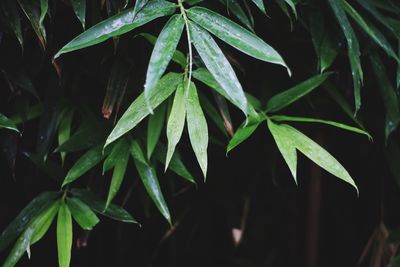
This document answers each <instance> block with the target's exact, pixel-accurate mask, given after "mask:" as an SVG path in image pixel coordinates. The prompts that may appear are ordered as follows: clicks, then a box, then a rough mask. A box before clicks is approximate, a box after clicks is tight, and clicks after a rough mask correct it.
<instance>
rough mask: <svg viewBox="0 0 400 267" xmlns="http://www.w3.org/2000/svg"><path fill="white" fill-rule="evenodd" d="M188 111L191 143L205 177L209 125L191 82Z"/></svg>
mask: <svg viewBox="0 0 400 267" xmlns="http://www.w3.org/2000/svg"><path fill="white" fill-rule="evenodd" d="M187 95H188V96H187V102H186V112H187V117H186V120H187V126H188V131H189V138H190V143H191V144H192V148H193V151H194V153H195V155H196V158H197V161H198V163H199V165H200V167H201V170H202V171H203V175H204V179H206V175H207V147H208V127H207V122H206V119H205V117H204V114H203V110H202V109H201V106H200V102H199V98H198V96H197V89H196V86H195V85H194V83H191V84H190V86H189V88H188V92H187Z"/></svg>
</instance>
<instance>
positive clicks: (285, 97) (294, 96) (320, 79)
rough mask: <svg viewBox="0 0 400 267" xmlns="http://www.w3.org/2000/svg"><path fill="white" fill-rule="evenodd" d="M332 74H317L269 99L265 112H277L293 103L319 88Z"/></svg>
mask: <svg viewBox="0 0 400 267" xmlns="http://www.w3.org/2000/svg"><path fill="white" fill-rule="evenodd" d="M331 74H332V72H325V73H322V74H318V75H316V76H314V77H311V78H309V79H308V80H305V81H304V82H301V83H299V84H298V85H296V86H294V87H292V88H290V89H288V90H286V91H283V92H282V93H279V94H277V95H274V96H273V97H271V99H270V100H269V101H268V102H267V107H266V111H267V112H276V111H279V110H281V109H283V108H285V107H287V106H289V105H290V104H292V103H293V102H295V101H297V100H299V99H300V98H302V97H303V96H305V95H307V94H309V93H310V92H311V91H313V90H314V89H315V88H317V87H318V86H320V85H321V84H322V83H324V82H325V80H326V79H327V78H328V77H329V76H330V75H331Z"/></svg>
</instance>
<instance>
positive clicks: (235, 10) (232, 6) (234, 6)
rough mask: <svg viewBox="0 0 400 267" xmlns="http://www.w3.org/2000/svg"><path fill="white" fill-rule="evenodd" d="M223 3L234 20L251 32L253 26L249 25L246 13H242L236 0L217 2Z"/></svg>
mask: <svg viewBox="0 0 400 267" xmlns="http://www.w3.org/2000/svg"><path fill="white" fill-rule="evenodd" d="M219 1H220V2H221V3H223V4H224V5H225V6H226V7H227V8H228V10H229V12H231V13H232V14H233V15H234V16H235V17H236V18H238V19H239V21H240V22H241V23H242V24H243V25H244V26H245V27H246V28H247V29H249V30H250V31H254V30H253V24H252V23H251V21H250V19H249V18H248V17H247V15H246V13H245V12H244V10H243V8H242V7H241V6H240V4H239V2H238V1H237V0H219Z"/></svg>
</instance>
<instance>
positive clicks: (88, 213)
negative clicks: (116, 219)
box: [67, 197, 100, 230]
mask: <svg viewBox="0 0 400 267" xmlns="http://www.w3.org/2000/svg"><path fill="white" fill-rule="evenodd" d="M67 205H68V208H69V210H70V211H71V214H72V217H73V218H74V220H75V221H76V222H77V223H78V224H79V225H80V226H81V227H82V229H84V230H92V229H93V227H94V226H95V225H96V224H97V223H98V222H99V221H100V220H99V218H98V217H97V216H96V214H95V213H94V212H93V211H92V210H91V209H90V207H89V206H88V205H86V204H85V203H84V202H83V201H81V200H80V199H79V198H75V197H72V198H67Z"/></svg>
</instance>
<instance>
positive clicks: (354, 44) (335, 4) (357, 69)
mask: <svg viewBox="0 0 400 267" xmlns="http://www.w3.org/2000/svg"><path fill="white" fill-rule="evenodd" d="M329 4H330V5H331V7H332V10H333V13H334V14H335V16H336V19H337V20H338V22H339V25H340V27H341V28H342V31H343V33H344V35H345V37H346V41H347V50H348V57H349V60H350V67H351V73H352V76H353V86H354V101H355V109H356V112H357V111H358V110H359V109H360V107H361V85H362V81H363V71H362V69H361V62H360V47H359V44H358V40H357V36H356V34H355V33H354V30H353V28H352V27H351V24H350V22H349V20H348V18H347V16H346V13H345V11H344V10H343V7H342V6H341V5H340V2H339V1H336V0H329Z"/></svg>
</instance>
